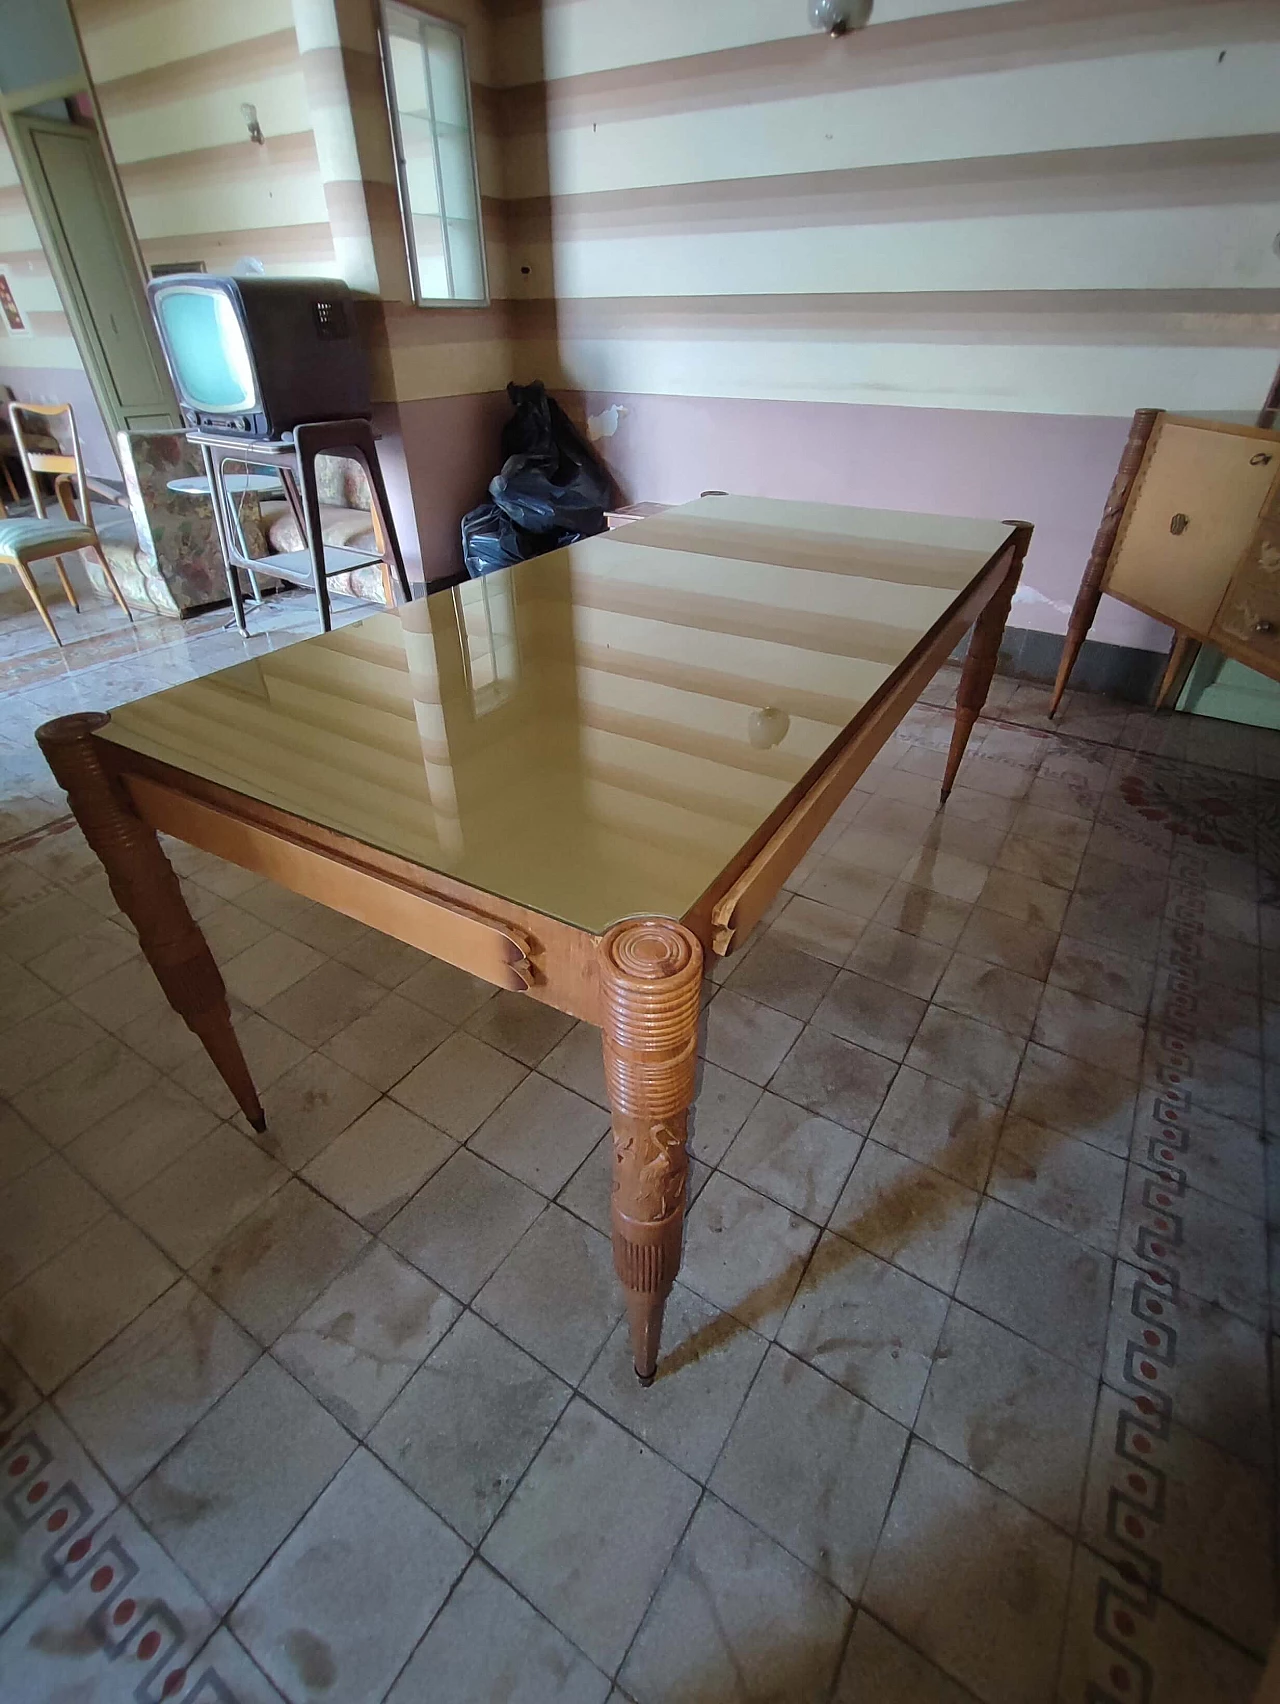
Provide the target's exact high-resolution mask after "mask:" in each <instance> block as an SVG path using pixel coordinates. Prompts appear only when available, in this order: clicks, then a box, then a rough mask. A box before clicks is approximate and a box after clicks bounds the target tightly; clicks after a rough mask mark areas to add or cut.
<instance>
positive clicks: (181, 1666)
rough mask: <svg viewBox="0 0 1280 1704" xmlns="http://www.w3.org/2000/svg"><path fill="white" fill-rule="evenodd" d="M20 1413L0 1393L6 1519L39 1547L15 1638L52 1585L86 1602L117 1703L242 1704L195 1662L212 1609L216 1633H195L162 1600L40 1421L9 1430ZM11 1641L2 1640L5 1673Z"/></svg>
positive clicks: (86, 1629) (1, 1499)
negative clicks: (17, 1413)
mask: <svg viewBox="0 0 1280 1704" xmlns="http://www.w3.org/2000/svg"><path fill="white" fill-rule="evenodd" d="M14 1412H15V1404H14V1402H13V1400H12V1398H10V1397H9V1396H8V1395H7V1393H6V1392H5V1391H3V1390H0V1519H3V1520H4V1521H5V1522H7V1524H8V1525H9V1527H10V1529H11V1531H12V1535H13V1547H14V1549H15V1550H16V1549H17V1547H18V1545H19V1544H21V1543H22V1542H23V1541H24V1540H28V1541H34V1544H35V1546H36V1549H37V1556H38V1561H37V1563H36V1567H37V1568H38V1575H37V1576H36V1578H35V1579H33V1581H32V1586H31V1589H30V1590H29V1591H28V1592H27V1594H26V1596H25V1598H23V1599H22V1600H21V1601H20V1602H19V1603H18V1604H17V1605H16V1612H15V1614H14V1617H13V1620H12V1621H11V1622H10V1627H9V1632H10V1634H11V1633H12V1632H13V1629H14V1627H15V1626H16V1625H17V1623H18V1622H19V1621H20V1620H24V1619H29V1618H31V1616H32V1615H33V1613H35V1614H38V1613H39V1606H40V1605H41V1603H42V1601H43V1594H44V1593H45V1591H46V1589H47V1588H48V1586H49V1583H50V1582H52V1584H53V1585H55V1586H56V1587H57V1589H58V1591H59V1592H60V1593H61V1594H62V1595H63V1597H65V1598H70V1597H71V1596H72V1594H74V1593H79V1594H80V1597H81V1599H82V1605H81V1607H82V1609H83V1611H84V1614H83V1619H82V1621H81V1624H80V1626H81V1631H82V1634H83V1638H84V1640H85V1641H86V1642H87V1644H88V1645H89V1646H91V1647H92V1648H94V1649H96V1650H97V1651H98V1652H99V1653H101V1657H102V1659H103V1662H104V1665H105V1666H106V1667H107V1671H108V1674H109V1676H110V1679H109V1681H108V1682H107V1684H111V1686H112V1693H113V1696H119V1697H121V1698H126V1697H127V1698H129V1699H132V1700H133V1701H134V1704H237V1699H236V1695H235V1693H234V1692H233V1691H232V1690H231V1688H230V1687H229V1686H228V1685H227V1684H226V1683H225V1681H224V1680H223V1679H222V1678H221V1677H220V1676H219V1675H218V1673H217V1672H216V1670H215V1668H214V1667H213V1666H212V1664H208V1663H206V1664H204V1665H203V1666H200V1667H195V1666H194V1665H193V1664H192V1660H191V1659H192V1657H193V1656H195V1657H197V1658H198V1654H199V1651H200V1650H201V1649H202V1648H203V1646H204V1645H205V1644H207V1642H208V1637H209V1634H210V1633H211V1632H212V1630H213V1626H212V1624H213V1621H214V1617H213V1613H212V1611H210V1612H209V1614H208V1625H205V1626H202V1627H199V1628H196V1629H191V1628H190V1627H189V1625H188V1623H187V1622H184V1619H183V1616H182V1615H181V1614H180V1613H179V1612H178V1611H177V1610H176V1609H175V1608H174V1607H173V1606H172V1605H171V1604H169V1603H168V1602H166V1601H165V1599H164V1597H163V1596H160V1595H158V1594H156V1593H154V1592H151V1591H150V1590H148V1589H147V1581H146V1573H147V1570H146V1569H145V1567H144V1565H143V1564H142V1563H141V1562H140V1561H139V1560H138V1558H137V1557H136V1556H135V1555H134V1554H133V1552H132V1550H131V1549H130V1546H129V1545H128V1543H127V1542H126V1541H125V1540H124V1539H123V1538H122V1537H121V1536H120V1535H119V1534H118V1533H112V1532H109V1531H108V1530H107V1528H108V1526H109V1525H110V1524H111V1518H112V1516H113V1515H114V1514H115V1513H116V1511H115V1510H114V1509H113V1510H108V1511H105V1512H104V1511H103V1510H102V1509H101V1508H100V1507H99V1508H98V1509H95V1507H94V1502H93V1498H92V1497H91V1496H90V1495H89V1494H87V1493H86V1491H85V1490H84V1488H83V1487H82V1486H81V1485H80V1484H78V1483H77V1480H76V1477H75V1475H74V1473H69V1472H68V1470H67V1468H66V1466H65V1465H64V1464H63V1463H62V1462H61V1461H60V1460H59V1452H58V1451H57V1449H56V1448H55V1447H54V1446H53V1445H51V1444H50V1443H49V1442H48V1440H47V1438H46V1437H45V1436H44V1435H43V1434H42V1432H41V1428H40V1426H39V1423H38V1415H30V1416H27V1417H26V1418H24V1419H17V1420H14V1421H13V1423H12V1424H10V1417H11V1416H12V1415H13V1414H14ZM6 1642H7V1638H6V1636H4V1635H0V1672H2V1671H3V1667H4V1662H5V1650H4V1646H5V1643H6ZM28 1643H29V1641H28ZM81 1660H82V1658H81ZM116 1665H119V1666H118V1668H117V1666H116ZM131 1668H132V1669H133V1670H134V1673H133V1674H130V1673H129V1670H130V1669H131ZM134 1675H136V1679H135V1678H134ZM104 1678H105V1677H104Z"/></svg>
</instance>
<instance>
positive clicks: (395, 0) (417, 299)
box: [378, 0, 492, 308]
mask: <svg viewBox="0 0 1280 1704" xmlns="http://www.w3.org/2000/svg"><path fill="white" fill-rule="evenodd" d="M393 11H396V12H402V13H411V14H412V15H413V16H414V17H416V18H419V19H421V20H422V21H423V22H424V23H427V24H431V25H432V26H433V27H435V28H436V29H442V30H448V31H449V32H450V34H451V35H454V36H456V37H457V40H458V45H459V48H460V49H461V53H462V75H463V81H464V83H465V85H466V98H467V139H468V143H469V145H470V153H471V177H472V182H473V185H474V192H475V207H476V235H477V239H478V242H479V249H480V278H481V283H482V286H483V292H482V294H481V295H479V296H424V295H423V293H422V279H421V275H420V273H419V270H418V250H417V244H416V242H415V240H414V233H413V205H412V198H411V196H410V193H409V180H408V168H407V163H406V161H405V152H404V137H403V133H402V131H401V126H400V109H399V105H398V103H397V99H396V87H395V73H394V71H393V70H392V65H391V43H390V36H391V31H390V29H389V27H388V20H389V15H390V13H391V12H393ZM378 50H379V55H380V57H381V60H382V87H383V94H384V97H385V99H386V103H387V117H388V120H389V121H390V125H391V143H392V149H393V151H394V154H395V163H396V197H397V200H398V201H399V203H400V223H401V227H402V229H403V231H404V247H405V257H406V259H407V261H408V266H409V288H410V291H411V293H412V298H413V302H414V305H415V306H416V307H420V308H487V307H489V306H490V303H491V301H492V297H491V295H490V289H489V254H488V246H487V244H486V242H485V236H484V206H483V203H482V202H481V199H480V160H479V154H478V150H477V148H476V119H475V108H474V103H473V101H472V99H471V62H470V59H469V57H468V54H467V32H466V30H465V29H464V28H463V26H462V25H461V24H458V23H455V21H454V20H453V19H452V18H443V17H441V16H440V15H439V14H438V13H436V12H428V11H427V10H425V8H422V7H419V6H415V5H412V4H410V3H409V0H379V4H378ZM425 51H426V50H425V47H424V49H423V52H424V53H425ZM429 90H430V79H429V78H428V91H429ZM431 125H432V160H433V164H434V166H435V174H436V196H437V200H438V202H439V206H440V224H441V229H442V234H443V237H444V256H445V272H446V276H447V277H448V278H449V280H450V282H451V283H452V278H453V262H452V258H451V256H450V253H449V236H448V218H447V215H446V214H445V210H444V186H443V183H442V181H441V172H440V149H439V139H438V138H437V136H436V135H435V120H434V118H432V120H431Z"/></svg>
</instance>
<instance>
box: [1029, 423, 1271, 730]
mask: <svg viewBox="0 0 1280 1704" xmlns="http://www.w3.org/2000/svg"><path fill="white" fill-rule="evenodd" d="M1104 592H1106V593H1108V594H1109V595H1110V596H1111V597H1113V598H1119V599H1120V601H1121V602H1122V603H1127V604H1130V605H1131V606H1132V607H1133V608H1134V609H1140V610H1142V611H1143V613H1144V614H1146V615H1152V616H1154V617H1155V618H1156V619H1157V620H1158V621H1167V622H1168V623H1169V625H1170V626H1171V627H1172V628H1173V630H1174V642H1173V649H1172V651H1171V652H1170V655H1169V665H1168V667H1167V668H1166V670H1165V673H1164V678H1163V680H1162V681H1161V682H1160V688H1159V691H1158V693H1157V695H1156V708H1157V709H1159V708H1160V707H1161V706H1163V705H1164V704H1166V703H1168V702H1169V700H1170V699H1172V698H1176V696H1177V694H1178V693H1179V692H1180V691H1181V690H1182V686H1183V683H1184V682H1185V680H1186V678H1187V672H1188V670H1189V669H1190V667H1191V665H1192V663H1193V662H1194V661H1195V658H1196V653H1197V652H1198V651H1199V649H1200V646H1201V645H1202V644H1205V643H1208V644H1211V645H1216V646H1217V648H1218V649H1219V650H1220V651H1222V652H1224V653H1225V654H1226V655H1227V656H1228V657H1232V658H1234V659H1235V660H1236V661H1237V662H1241V663H1244V664H1246V665H1247V666H1248V667H1249V668H1252V669H1258V670H1259V671H1260V672H1261V673H1263V674H1265V675H1269V676H1270V677H1271V679H1272V680H1280V432H1273V431H1265V430H1264V429H1263V428H1261V427H1259V426H1233V425H1226V424H1223V423H1222V422H1220V421H1216V420H1199V419H1190V418H1184V417H1182V416H1180V415H1175V414H1165V413H1164V412H1163V411H1161V410H1159V409H1152V408H1142V409H1139V410H1138V412H1137V413H1136V414H1135V415H1134V417H1133V425H1132V427H1131V428H1130V431H1129V441H1128V443H1127V444H1126V445H1125V450H1124V454H1123V456H1122V457H1121V458H1120V466H1119V468H1118V470H1117V472H1116V477H1115V480H1114V482H1113V484H1112V487H1111V491H1110V494H1109V496H1108V498H1107V504H1106V508H1105V509H1104V510H1103V515H1102V523H1101V525H1100V526H1099V528H1098V533H1097V536H1096V538H1095V539H1094V544H1093V550H1092V552H1091V554H1090V557H1089V561H1088V565H1087V566H1086V568H1085V573H1084V579H1083V580H1082V581H1081V583H1080V590H1079V592H1078V593H1077V594H1076V601H1075V607H1074V608H1073V609H1072V611H1071V620H1070V622H1069V624H1068V626H1067V638H1066V643H1065V645H1064V646H1063V651H1062V661H1061V663H1060V665H1059V667H1058V678H1057V680H1056V682H1055V683H1054V689H1053V700H1052V703H1051V704H1050V706H1049V714H1050V715H1053V713H1054V711H1055V710H1057V708H1058V704H1059V702H1060V701H1061V698H1062V694H1063V692H1064V691H1065V690H1066V686H1067V682H1068V680H1069V679H1070V678H1071V670H1072V668H1073V667H1074V665H1075V661H1076V658H1077V656H1078V655H1079V652H1080V647H1081V645H1083V644H1084V641H1085V639H1086V638H1087V637H1088V633H1089V629H1090V627H1091V626H1092V625H1093V618H1094V616H1095V615H1096V614H1097V611H1098V603H1099V601H1100V599H1101V597H1102V594H1103V593H1104Z"/></svg>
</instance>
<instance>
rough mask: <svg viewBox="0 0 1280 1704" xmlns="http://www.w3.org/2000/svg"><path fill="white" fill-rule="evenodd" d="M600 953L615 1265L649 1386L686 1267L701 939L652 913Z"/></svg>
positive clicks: (618, 930) (621, 928)
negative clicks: (665, 1317) (665, 1314)
mask: <svg viewBox="0 0 1280 1704" xmlns="http://www.w3.org/2000/svg"><path fill="white" fill-rule="evenodd" d="M599 953H600V992H601V1001H600V1004H601V1032H602V1035H603V1038H604V1074H605V1082H606V1083H607V1084H608V1088H609V1100H610V1103H611V1105H612V1107H613V1263H614V1267H615V1269H616V1271H617V1274H618V1277H619V1278H620V1279H621V1280H622V1286H623V1288H624V1289H625V1291H626V1293H627V1312H628V1314H629V1316H630V1320H631V1347H632V1354H633V1357H634V1360H635V1368H636V1376H637V1378H639V1380H640V1383H641V1384H643V1385H649V1384H652V1383H653V1377H654V1372H655V1369H656V1367H657V1362H658V1341H659V1338H660V1337H661V1334H662V1311H663V1308H664V1306H665V1305H666V1300H667V1297H668V1295H669V1294H670V1293H671V1286H672V1284H673V1283H674V1282H675V1276H676V1273H677V1271H678V1270H679V1268H680V1245H681V1239H682V1235H683V1230H684V1199H685V1181H686V1178H687V1176H688V1171H689V1161H688V1156H687V1154H686V1153H685V1134H686V1126H687V1121H688V1115H689V1107H690V1106H691V1105H692V1103H693V1097H694V1079H695V1068H696V1063H697V1050H698V1005H699V994H700V992H701V987H702V947H701V946H700V944H699V942H698V939H697V937H696V936H695V935H692V934H691V933H690V932H689V930H688V929H686V928H685V927H684V925H683V924H681V923H674V922H672V921H671V920H670V919H668V918H664V917H644V918H637V919H632V920H631V921H629V922H626V923H616V924H615V925H614V926H613V928H612V929H610V930H609V932H608V933H607V934H606V935H604V936H603V937H602V938H601V941H600V947H599Z"/></svg>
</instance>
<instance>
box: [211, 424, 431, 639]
mask: <svg viewBox="0 0 1280 1704" xmlns="http://www.w3.org/2000/svg"><path fill="white" fill-rule="evenodd" d="M187 440H188V442H189V443H192V444H198V445H199V447H200V453H201V455H202V456H203V457H204V470H205V475H206V477H207V478H208V481H209V496H210V501H211V502H212V504H213V519H214V525H215V526H216V527H217V530H218V543H219V545H220V546H221V548H222V559H223V561H224V562H225V563H226V568H227V587H228V589H229V591H230V593H231V607H232V609H233V610H234V611H235V621H236V626H237V627H238V628H239V629H240V631H241V633H248V628H247V626H246V625H245V612H244V593H243V591H242V589H241V586H240V575H239V572H238V570H240V569H243V570H244V571H245V573H246V574H247V575H248V576H249V585H250V589H251V590H252V593H253V597H254V601H255V602H259V601H260V594H259V591H258V576H259V575H265V576H267V577H269V578H272V579H278V580H288V581H290V582H291V583H292V584H293V585H295V586H311V587H312V588H313V589H314V591H315V594H316V606H317V608H318V609H319V611H320V627H321V630H322V631H323V632H325V633H328V632H329V631H330V628H331V625H332V623H331V621H330V617H329V585H328V582H329V579H330V577H331V576H332V575H334V574H349V573H350V572H351V570H352V569H353V568H367V567H372V566H374V565H375V564H378V565H380V566H381V568H382V583H383V586H384V588H385V590H386V597H387V604H388V606H389V607H394V606H395V604H396V603H397V602H404V603H409V602H411V601H412V598H413V592H412V591H411V590H410V587H409V577H408V575H407V574H406V573H405V569H404V558H403V557H402V556H401V554H400V541H399V540H398V538H397V537H396V529H395V522H394V521H393V520H392V519H391V504H390V502H389V500H388V498H387V488H386V486H385V484H384V483H383V479H382V469H381V467H380V466H379V463H378V448H377V444H376V442H375V440H374V436H373V428H372V427H371V426H370V424H369V422H368V421H367V420H320V421H314V422H311V423H309V424H306V425H301V426H296V427H295V428H294V430H293V432H292V433H291V434H290V435H289V436H288V437H286V438H280V439H266V438H240V437H236V436H234V435H233V434H232V433H229V432H211V431H202V430H195V431H191V432H188V433H187ZM317 456H344V457H346V456H349V457H353V458H354V459H355V460H356V461H358V462H360V463H361V464H362V466H363V467H364V470H365V474H366V476H367V477H368V481H369V496H370V498H371V500H372V504H373V507H372V519H373V536H374V539H375V540H376V543H377V549H376V550H371V551H370V550H352V549H349V548H348V547H347V546H345V545H337V544H326V543H325V542H324V537H323V533H322V530H321V523H320V499H319V497H318V496H317V494H316V457H317ZM228 463H231V464H233V465H234V466H237V467H269V468H273V469H275V470H276V471H277V472H278V473H279V475H280V483H281V484H282V485H283V486H284V491H285V496H286V497H287V498H288V500H289V506H290V508H291V509H292V510H293V515H294V519H295V520H296V521H297V523H298V530H299V532H300V533H301V534H302V536H303V538H304V539H305V540H306V548H305V549H304V550H283V551H274V552H272V553H271V554H269V555H267V556H251V555H250V554H249V550H248V547H247V545H246V544H245V539H244V534H243V532H242V530H241V527H240V521H239V517H238V515H237V513H236V510H235V507H234V505H233V503H232V502H231V500H230V497H229V495H228V492H227V489H226V476H225V471H224V470H225V468H226V466H227V464H228ZM393 572H394V575H395V582H394V583H393V581H392V574H393ZM397 585H398V588H399V593H400V596H399V598H397V596H396V587H397Z"/></svg>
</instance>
